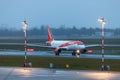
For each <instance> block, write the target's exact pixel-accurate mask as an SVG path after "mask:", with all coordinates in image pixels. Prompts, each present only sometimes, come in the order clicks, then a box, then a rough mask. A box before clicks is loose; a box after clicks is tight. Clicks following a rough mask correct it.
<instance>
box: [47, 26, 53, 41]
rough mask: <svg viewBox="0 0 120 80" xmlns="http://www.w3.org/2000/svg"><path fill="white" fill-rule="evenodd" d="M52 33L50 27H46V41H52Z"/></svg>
mask: <svg viewBox="0 0 120 80" xmlns="http://www.w3.org/2000/svg"><path fill="white" fill-rule="evenodd" d="M53 40H54V39H53V37H52V33H51V31H50V27H49V26H48V41H53Z"/></svg>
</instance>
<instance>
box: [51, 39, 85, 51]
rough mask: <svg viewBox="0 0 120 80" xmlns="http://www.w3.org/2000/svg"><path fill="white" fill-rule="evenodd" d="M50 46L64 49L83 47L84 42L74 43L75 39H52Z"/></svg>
mask: <svg viewBox="0 0 120 80" xmlns="http://www.w3.org/2000/svg"><path fill="white" fill-rule="evenodd" d="M51 46H52V47H55V48H60V49H65V50H78V49H79V50H81V49H85V45H84V44H79V43H75V41H60V40H53V41H51Z"/></svg>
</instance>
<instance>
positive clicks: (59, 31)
mask: <svg viewBox="0 0 120 80" xmlns="http://www.w3.org/2000/svg"><path fill="white" fill-rule="evenodd" d="M51 32H52V34H54V35H57V36H59V35H61V36H62V35H64V36H70V35H71V36H86V35H87V36H92V35H95V34H96V33H97V32H101V29H100V28H86V27H82V28H77V27H76V26H73V27H64V26H61V27H59V28H53V27H52V28H51ZM105 32H109V33H112V34H113V36H120V28H116V29H105ZM23 35H24V33H23V30H22V29H21V30H11V29H0V37H8V36H9V37H13V36H15V37H16V36H17V37H18V36H20V37H21V36H23ZM27 35H29V36H39V35H47V27H46V26H44V25H42V26H40V27H34V28H32V29H29V30H27Z"/></svg>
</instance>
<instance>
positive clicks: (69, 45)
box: [46, 26, 87, 56]
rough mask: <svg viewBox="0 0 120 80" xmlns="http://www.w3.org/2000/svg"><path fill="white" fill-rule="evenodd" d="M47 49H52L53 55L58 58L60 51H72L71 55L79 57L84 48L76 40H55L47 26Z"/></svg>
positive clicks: (84, 50)
mask: <svg viewBox="0 0 120 80" xmlns="http://www.w3.org/2000/svg"><path fill="white" fill-rule="evenodd" d="M46 45H47V46H48V47H51V48H54V53H55V55H56V56H59V55H60V53H61V51H72V55H73V56H75V55H80V54H81V53H85V52H86V51H87V50H86V47H85V45H84V43H83V42H82V41H79V40H76V41H72V40H55V39H54V38H53V36H52V33H51V30H50V27H49V26H48V41H46Z"/></svg>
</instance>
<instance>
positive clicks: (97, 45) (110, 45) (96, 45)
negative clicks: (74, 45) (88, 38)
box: [85, 44, 120, 48]
mask: <svg viewBox="0 0 120 80" xmlns="http://www.w3.org/2000/svg"><path fill="white" fill-rule="evenodd" d="M100 46H102V45H101V44H90V45H85V47H86V48H89V47H100ZM104 46H108V47H120V44H104Z"/></svg>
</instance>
